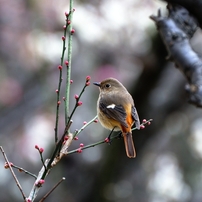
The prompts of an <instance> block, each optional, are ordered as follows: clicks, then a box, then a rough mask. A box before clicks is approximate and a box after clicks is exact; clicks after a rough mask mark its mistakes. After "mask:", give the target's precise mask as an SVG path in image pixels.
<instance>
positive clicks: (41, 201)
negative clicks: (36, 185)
mask: <svg viewBox="0 0 202 202" xmlns="http://www.w3.org/2000/svg"><path fill="white" fill-rule="evenodd" d="M64 180H65V177H63V178H62V179H61V180H60V181H59V182H58V183H57V184H56V185H55V186H54V187H53V188H52V189H51V190H50V191H49V192H48V193H47V194H46V195H45V196H43V198H42V199H41V200H40V201H39V202H43V201H45V199H46V198H47V197H48V196H49V195H50V194H51V193H52V192H53V191H54V190H55V189H56V188H57V187H58V186H59V185H60V184H61V183H62V182H63V181H64Z"/></svg>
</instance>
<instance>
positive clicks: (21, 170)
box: [12, 164, 37, 179]
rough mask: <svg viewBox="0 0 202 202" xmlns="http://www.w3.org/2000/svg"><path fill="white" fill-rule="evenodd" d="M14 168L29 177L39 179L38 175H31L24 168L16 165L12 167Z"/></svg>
mask: <svg viewBox="0 0 202 202" xmlns="http://www.w3.org/2000/svg"><path fill="white" fill-rule="evenodd" d="M12 167H13V168H16V169H18V171H19V172H24V173H25V174H28V175H30V176H32V177H34V178H35V179H36V178H37V176H36V175H34V174H33V173H30V172H29V171H27V170H25V169H24V168H21V167H18V166H16V165H14V164H13V165H12Z"/></svg>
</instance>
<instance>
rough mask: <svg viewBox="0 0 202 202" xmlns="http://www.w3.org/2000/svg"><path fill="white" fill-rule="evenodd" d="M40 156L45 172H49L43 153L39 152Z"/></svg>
mask: <svg viewBox="0 0 202 202" xmlns="http://www.w3.org/2000/svg"><path fill="white" fill-rule="evenodd" d="M39 154H40V158H41V162H42V164H43V167H44V169H45V172H47V167H46V165H45V162H44V159H43V155H42V152H40V151H39Z"/></svg>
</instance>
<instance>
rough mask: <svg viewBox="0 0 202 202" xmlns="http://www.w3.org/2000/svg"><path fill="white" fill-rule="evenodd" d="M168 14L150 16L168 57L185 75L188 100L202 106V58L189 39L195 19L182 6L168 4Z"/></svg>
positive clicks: (194, 26) (195, 24)
mask: <svg viewBox="0 0 202 202" xmlns="http://www.w3.org/2000/svg"><path fill="white" fill-rule="evenodd" d="M168 11H169V16H168V17H162V16H161V13H160V11H159V12H158V15H157V16H154V15H152V16H150V18H151V19H152V20H153V21H154V22H155V23H156V26H157V29H158V31H159V33H160V35H161V38H162V40H163V42H164V44H165V46H166V48H167V51H168V57H167V58H168V59H170V60H172V61H173V62H174V63H175V65H176V66H177V67H178V68H179V69H180V70H181V72H182V73H183V74H184V76H185V77H186V79H187V81H188V84H187V85H186V86H185V89H186V91H187V93H188V96H189V102H190V103H192V104H194V105H196V106H197V107H202V59H201V58H200V57H199V56H198V55H197V54H196V53H195V52H194V50H193V49H192V47H191V45H190V42H189V39H190V38H191V37H192V36H193V34H194V33H195V31H196V29H197V21H196V20H195V19H194V17H193V16H192V15H191V14H190V13H189V12H188V11H187V10H186V9H185V8H183V7H181V6H179V5H169V6H168Z"/></svg>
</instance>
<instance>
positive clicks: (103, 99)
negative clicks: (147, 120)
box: [93, 78, 140, 158]
mask: <svg viewBox="0 0 202 202" xmlns="http://www.w3.org/2000/svg"><path fill="white" fill-rule="evenodd" d="M93 84H94V85H96V86H98V87H99V90H100V94H99V97H98V100H97V115H98V120H99V122H100V123H101V125H102V126H103V127H104V128H106V129H109V130H114V131H121V132H122V136H123V139H124V144H125V150H126V154H127V156H128V157H129V158H135V157H136V151H135V146H134V142H133V137H132V130H131V128H132V126H133V124H135V126H136V128H137V129H140V120H139V116H138V113H137V110H136V108H135V104H134V101H133V98H132V96H131V95H130V93H129V92H128V91H127V89H126V88H125V87H124V86H123V84H122V83H121V82H119V81H118V80H117V79H115V78H107V79H105V80H103V81H101V82H94V83H93Z"/></svg>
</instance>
